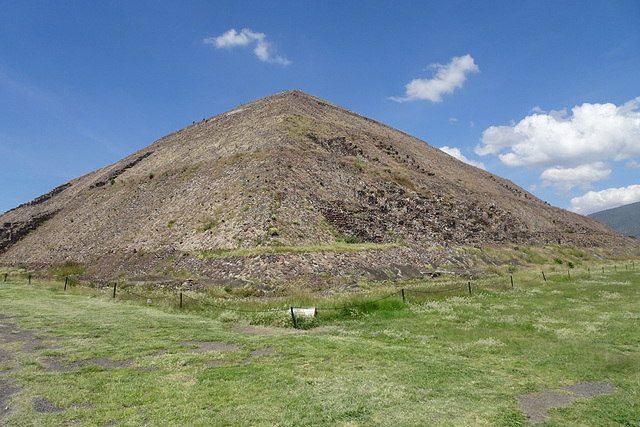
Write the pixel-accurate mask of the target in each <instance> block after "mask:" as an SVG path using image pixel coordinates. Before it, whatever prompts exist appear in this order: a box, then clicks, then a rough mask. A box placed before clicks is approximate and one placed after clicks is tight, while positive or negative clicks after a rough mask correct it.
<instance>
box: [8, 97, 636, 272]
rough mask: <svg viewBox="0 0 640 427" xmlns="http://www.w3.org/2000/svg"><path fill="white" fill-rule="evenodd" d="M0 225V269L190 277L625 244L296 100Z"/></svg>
mask: <svg viewBox="0 0 640 427" xmlns="http://www.w3.org/2000/svg"><path fill="white" fill-rule="evenodd" d="M0 226H3V228H2V229H0V251H2V252H3V253H2V255H0V263H3V264H13V265H15V264H25V265H31V266H52V265H57V264H61V263H64V262H66V261H69V260H72V261H75V262H80V263H83V264H86V265H89V266H92V265H93V266H96V268H98V266H99V265H101V263H102V264H104V263H110V264H109V265H111V268H113V266H117V267H118V268H123V269H128V270H127V274H131V271H134V270H135V268H133V269H132V268H129V267H127V265H128V264H131V265H136V266H138V267H140V266H141V265H143V264H144V263H145V262H146V263H147V264H148V266H152V267H148V266H146V267H145V268H146V269H148V268H151V269H152V270H153V271H155V272H157V273H160V272H163V271H166V270H167V269H166V268H165V267H166V264H167V259H172V260H173V261H172V262H173V263H174V264H175V263H176V262H175V260H176V259H184V260H185V261H184V263H185V265H184V266H183V267H184V268H185V269H187V270H197V271H199V272H200V274H204V273H202V272H203V271H206V270H207V265H208V264H206V262H196V261H193V259H195V258H197V255H198V254H201V253H202V251H216V250H224V249H226V250H231V249H236V248H262V247H282V246H287V247H300V246H305V245H318V244H325V245H330V244H331V243H332V242H335V240H336V238H340V239H345V238H346V239H347V240H349V239H351V240H358V241H361V242H370V243H372V244H403V245H406V246H407V247H409V248H414V250H415V251H418V252H419V251H424V250H425V249H427V248H430V247H442V246H445V247H446V246H450V245H467V246H483V245H487V244H510V243H523V244H524V243H531V244H535V243H553V244H571V245H575V246H581V247H589V246H608V247H614V246H615V247H620V246H621V245H622V246H625V245H626V246H629V247H634V246H633V245H634V244H635V243H634V242H632V241H631V240H629V239H627V240H625V238H624V237H622V236H619V235H617V234H616V233H614V232H612V231H611V230H610V229H609V228H607V227H606V226H604V225H602V224H601V223H599V222H597V221H594V220H592V219H590V218H586V217H583V216H580V215H576V214H573V213H570V212H567V211H564V210H561V209H557V208H554V207H551V206H549V205H548V204H546V203H544V202H542V201H541V200H539V199H537V198H536V197H534V196H533V195H531V194H529V193H528V192H526V191H525V190H523V189H521V188H519V187H518V186H517V185H515V184H513V183H511V182H510V181H508V180H505V179H503V178H500V177H497V176H495V175H492V174H490V173H488V172H486V171H483V170H480V169H477V168H475V167H473V166H470V165H467V164H465V163H462V162H460V161H458V160H457V159H454V158H453V157H451V156H449V155H447V154H446V153H443V152H442V151H440V150H438V149H436V148H433V147H431V146H429V145H428V144H426V143H425V142H423V141H421V140H419V139H417V138H414V137H412V136H410V135H408V134H406V133H404V132H401V131H399V130H397V129H394V128H392V127H389V126H386V125H384V124H382V123H380V122H377V121H375V120H372V119H369V118H366V117H363V116H360V115H358V114H356V113H354V112H352V111H349V110H346V109H344V108H341V107H338V106H336V105H333V104H331V103H329V102H326V101H324V100H322V99H319V98H316V97H314V96H311V95H308V94H305V93H303V92H300V91H290V92H283V93H280V94H276V95H272V96H269V97H266V98H262V99H259V100H256V101H253V102H251V103H248V104H245V105H242V106H240V107H238V108H236V109H233V110H231V111H228V112H226V113H223V114H220V115H218V116H215V117H212V118H210V119H206V120H203V121H202V122H199V123H195V124H193V125H191V126H188V127H186V128H184V129H181V130H179V131H176V132H174V133H171V134H169V135H167V136H165V137H163V138H161V139H159V140H157V141H155V142H154V143H153V144H151V145H149V146H148V147H145V148H144V149H142V150H140V151H138V152H137V153H134V154H132V155H131V156H129V157H127V158H125V159H123V160H121V161H119V162H117V163H115V164H113V165H110V166H107V167H105V168H102V169H100V170H97V171H94V172H91V173H89V174H86V175H84V176H81V177H79V178H76V179H74V180H71V181H69V182H68V183H66V184H64V185H62V186H60V187H58V188H57V189H54V190H52V191H51V192H50V193H48V194H47V195H44V196H42V197H40V198H38V199H36V200H34V201H33V202H30V203H28V204H25V205H22V206H20V207H18V208H16V209H13V210H11V211H9V212H6V213H5V214H3V215H2V218H0ZM336 236H337V237H336ZM635 247H636V249H637V245H636V246H635ZM393 251H395V252H398V251H400V252H402V251H405V250H404V249H402V250H400V249H397V248H396V249H394V250H393ZM398 253H399V252H398ZM141 254H144V256H146V257H147V261H144V259H142V260H141V257H142V255H141ZM167 254H169V255H167ZM361 256H364V255H361ZM367 256H369V255H367ZM402 256H403V257H405V258H407V259H409V258H410V257H411V255H410V254H409V253H405V254H404V255H402ZM149 258H150V259H149ZM188 259H190V260H192V261H193V262H192V264H193V265H190V264H189V262H187V261H186V260H188ZM216 262H218V261H213V260H210V262H209V264H212V263H216ZM239 262H244V261H239ZM195 264H197V266H196V265H195ZM105 265H106V264H105ZM163 265H164V266H165V267H163ZM138 267H136V268H138ZM140 268H142V267H140ZM143 269H144V268H143ZM218 270H220V271H224V267H220V268H219V269H218ZM218 270H216V271H218ZM145 272H146V273H148V271H146V270H145ZM211 274H214V275H220V274H221V273H220V272H219V271H218V272H216V273H213V272H212V273H211Z"/></svg>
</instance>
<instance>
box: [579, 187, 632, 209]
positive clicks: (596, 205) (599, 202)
mask: <svg viewBox="0 0 640 427" xmlns="http://www.w3.org/2000/svg"><path fill="white" fill-rule="evenodd" d="M635 202H640V185H635V184H634V185H630V186H628V187H622V188H608V189H606V190H602V191H589V192H588V193H587V194H585V195H584V196H581V197H574V198H573V199H571V208H570V209H569V210H571V211H573V212H577V213H579V214H583V215H587V214H590V213H594V212H600V211H603V210H606V209H611V208H615V207H618V206H623V205H628V204H630V203H635Z"/></svg>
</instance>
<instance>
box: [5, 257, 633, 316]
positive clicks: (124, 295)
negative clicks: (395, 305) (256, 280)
mask: <svg viewBox="0 0 640 427" xmlns="http://www.w3.org/2000/svg"><path fill="white" fill-rule="evenodd" d="M585 268H586V270H584V269H580V270H578V269H575V268H574V269H568V270H567V272H566V273H564V272H562V273H558V272H556V271H554V272H553V276H550V275H548V273H547V274H545V272H544V271H541V275H540V277H539V278H530V277H529V276H530V274H529V275H527V278H526V279H525V278H517V280H516V279H514V275H510V276H509V279H505V281H504V283H503V282H502V281H500V282H494V283H486V282H483V283H478V282H472V281H470V280H467V281H466V282H467V283H465V284H460V285H453V286H447V287H441V288H438V289H419V288H402V289H400V290H396V291H394V292H391V293H388V294H386V295H384V296H382V297H378V298H375V299H371V300H366V301H359V302H351V303H345V304H343V305H341V306H333V307H316V308H315V310H316V312H324V311H347V310H353V309H359V308H364V307H367V306H373V305H375V304H376V303H378V302H380V301H384V300H387V299H390V298H394V297H401V298H402V301H403V302H406V300H407V297H408V296H409V295H411V294H414V295H415V296H421V297H425V296H426V297H428V296H433V295H437V294H447V293H452V292H464V293H467V292H468V294H469V295H473V292H477V291H482V290H490V289H493V290H505V289H512V288H515V287H518V288H523V287H529V286H544V285H546V284H547V283H548V281H550V280H554V281H556V280H568V281H571V280H575V279H578V278H581V279H584V278H589V277H592V275H601V274H606V273H607V272H614V273H615V272H617V271H618V266H617V265H614V266H608V267H605V266H599V267H598V268H594V269H593V272H592V269H591V268H590V267H585ZM630 269H632V270H635V262H634V261H631V268H630V266H629V264H625V265H624V267H622V268H620V271H623V270H627V271H628V270H630ZM572 270H573V271H572ZM607 270H608V271H607ZM572 273H573V274H572ZM15 276H18V277H19V278H22V279H25V280H26V281H27V283H28V284H29V285H30V284H31V280H32V278H33V279H36V278H37V279H41V280H60V279H61V277H59V276H47V275H39V276H37V277H36V276H35V275H34V274H33V273H24V274H9V273H4V278H3V280H2V282H7V280H8V279H9V277H15ZM1 277H2V276H0V278H1ZM73 283H76V280H74V278H72V277H70V276H66V277H64V289H63V290H64V291H66V290H67V288H68V287H69V285H70V284H73ZM472 283H473V285H472ZM96 287H98V285H96ZM102 287H103V288H107V286H102ZM108 287H109V288H111V286H110V285H108ZM112 297H113V298H114V299H115V298H117V299H120V300H144V301H146V302H147V303H149V304H153V303H154V302H155V303H158V301H161V302H163V303H167V302H168V303H169V305H171V306H174V307H179V308H180V309H183V308H186V306H187V305H191V306H193V305H197V306H200V307H203V308H208V309H213V310H219V311H232V312H239V313H277V312H290V313H291V316H292V322H293V325H294V327H295V326H296V318H295V316H294V310H295V309H304V308H305V307H294V306H286V307H283V308H271V309H265V310H256V309H246V308H236V307H230V306H228V305H222V304H219V303H213V302H209V301H205V300H203V299H200V298H193V297H191V296H188V295H185V294H184V293H182V292H179V293H178V294H173V295H157V294H142V293H140V292H134V291H131V292H130V291H127V290H126V289H122V288H121V289H118V287H117V283H114V284H113V295H112Z"/></svg>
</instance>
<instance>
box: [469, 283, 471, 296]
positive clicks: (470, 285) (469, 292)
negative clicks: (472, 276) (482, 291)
mask: <svg viewBox="0 0 640 427" xmlns="http://www.w3.org/2000/svg"><path fill="white" fill-rule="evenodd" d="M469 295H471V282H469Z"/></svg>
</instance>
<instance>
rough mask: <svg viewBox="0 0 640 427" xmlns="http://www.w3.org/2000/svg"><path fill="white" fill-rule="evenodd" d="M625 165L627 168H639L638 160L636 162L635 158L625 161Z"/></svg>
mask: <svg viewBox="0 0 640 427" xmlns="http://www.w3.org/2000/svg"><path fill="white" fill-rule="evenodd" d="M627 167H628V168H633V169H640V162H638V161H636V160H629V161H628V162H627Z"/></svg>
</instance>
